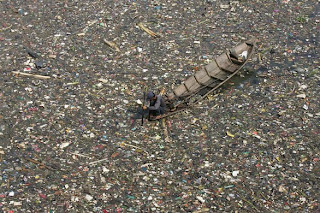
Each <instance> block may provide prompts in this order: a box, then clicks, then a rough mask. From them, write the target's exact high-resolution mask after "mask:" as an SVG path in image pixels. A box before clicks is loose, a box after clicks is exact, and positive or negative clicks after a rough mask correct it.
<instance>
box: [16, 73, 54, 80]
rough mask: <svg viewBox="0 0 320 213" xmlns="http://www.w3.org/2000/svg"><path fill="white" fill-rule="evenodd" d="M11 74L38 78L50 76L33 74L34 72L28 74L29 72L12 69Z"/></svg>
mask: <svg viewBox="0 0 320 213" xmlns="http://www.w3.org/2000/svg"><path fill="white" fill-rule="evenodd" d="M12 73H13V74H16V75H18V76H19V75H21V76H27V77H34V78H38V79H49V78H51V77H50V76H45V75H35V74H30V73H24V72H17V71H12Z"/></svg>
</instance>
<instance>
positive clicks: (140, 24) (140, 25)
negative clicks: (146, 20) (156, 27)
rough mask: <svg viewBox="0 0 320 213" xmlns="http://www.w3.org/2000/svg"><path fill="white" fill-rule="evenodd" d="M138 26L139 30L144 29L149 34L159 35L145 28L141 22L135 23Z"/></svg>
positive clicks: (156, 36)
mask: <svg viewBox="0 0 320 213" xmlns="http://www.w3.org/2000/svg"><path fill="white" fill-rule="evenodd" d="M137 25H138V27H140V29H141V30H143V31H145V32H146V33H148V34H149V35H151V36H152V37H154V38H159V37H160V35H158V34H157V33H155V32H153V31H152V30H149V29H148V28H146V27H145V26H143V24H142V23H139V24H137Z"/></svg>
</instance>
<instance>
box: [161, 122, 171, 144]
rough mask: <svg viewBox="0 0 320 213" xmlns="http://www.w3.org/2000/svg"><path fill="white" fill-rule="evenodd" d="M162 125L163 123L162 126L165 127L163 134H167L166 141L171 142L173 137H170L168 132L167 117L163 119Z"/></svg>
mask: <svg viewBox="0 0 320 213" xmlns="http://www.w3.org/2000/svg"><path fill="white" fill-rule="evenodd" d="M161 125H162V128H163V134H164V136H165V138H164V141H165V142H171V139H170V137H169V134H168V129H167V125H166V119H165V118H162V119H161Z"/></svg>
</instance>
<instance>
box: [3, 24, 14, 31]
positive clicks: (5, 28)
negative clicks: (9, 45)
mask: <svg viewBox="0 0 320 213" xmlns="http://www.w3.org/2000/svg"><path fill="white" fill-rule="evenodd" d="M11 27H12V24H10V26H9V27H4V28H2V29H0V31H4V30H7V29H10V28H11Z"/></svg>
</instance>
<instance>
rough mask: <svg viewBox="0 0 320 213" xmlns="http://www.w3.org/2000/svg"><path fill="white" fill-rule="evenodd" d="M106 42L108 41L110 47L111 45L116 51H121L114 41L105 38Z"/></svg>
mask: <svg viewBox="0 0 320 213" xmlns="http://www.w3.org/2000/svg"><path fill="white" fill-rule="evenodd" d="M103 41H104V43H106V44H107V45H109V47H111V48H112V49H113V50H114V51H117V52H120V49H119V47H118V46H117V45H116V44H115V43H114V42H112V41H107V40H106V39H103Z"/></svg>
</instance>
